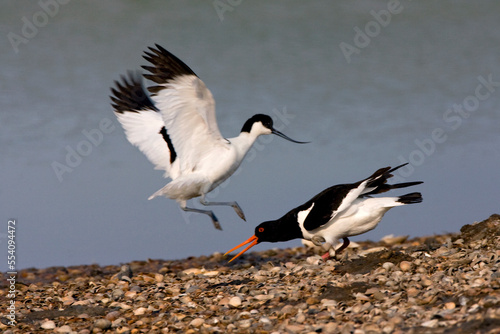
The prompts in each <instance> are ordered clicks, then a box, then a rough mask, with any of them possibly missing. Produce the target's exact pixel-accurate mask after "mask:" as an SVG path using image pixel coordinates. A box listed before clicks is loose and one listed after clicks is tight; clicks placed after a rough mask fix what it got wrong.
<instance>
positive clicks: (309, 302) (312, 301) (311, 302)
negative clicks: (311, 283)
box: [306, 297, 319, 305]
mask: <svg viewBox="0 0 500 334" xmlns="http://www.w3.org/2000/svg"><path fill="white" fill-rule="evenodd" d="M318 303H319V300H318V298H314V297H309V298H307V299H306V304H307V305H314V304H318Z"/></svg>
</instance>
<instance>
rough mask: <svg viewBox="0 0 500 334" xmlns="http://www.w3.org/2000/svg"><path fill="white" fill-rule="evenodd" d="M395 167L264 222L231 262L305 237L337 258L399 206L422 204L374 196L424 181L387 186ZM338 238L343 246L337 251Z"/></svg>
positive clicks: (414, 198) (414, 197) (417, 198)
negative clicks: (256, 248)
mask: <svg viewBox="0 0 500 334" xmlns="http://www.w3.org/2000/svg"><path fill="white" fill-rule="evenodd" d="M404 165H406V164H403V165H400V166H397V167H395V168H392V169H391V167H385V168H380V169H379V170H377V171H376V172H375V173H373V175H372V176H370V177H368V178H366V179H364V180H361V181H359V182H356V183H351V184H339V185H336V186H333V187H330V188H328V189H325V190H323V191H322V192H321V193H319V194H318V195H316V196H314V197H313V198H312V199H311V200H309V201H307V202H306V203H304V204H302V205H300V206H298V207H296V208H295V209H293V210H291V211H290V212H288V213H287V214H286V215H284V216H283V217H281V218H280V219H278V220H272V221H267V222H264V223H262V224H260V225H258V226H257V227H256V228H255V234H254V235H253V236H251V237H250V238H249V239H248V240H247V241H245V242H243V243H241V244H239V245H238V246H236V247H234V248H232V249H231V250H229V251H228V252H227V253H226V254H225V255H227V254H229V253H230V252H232V251H234V250H236V249H238V248H240V247H242V246H244V245H247V244H250V245H249V246H247V247H246V248H245V249H243V250H242V251H241V252H240V253H238V254H237V255H236V256H234V257H233V258H232V259H231V260H230V261H229V262H231V261H233V260H234V259H236V258H237V257H238V256H240V255H241V254H243V253H244V252H246V251H247V250H249V249H250V248H251V247H253V246H255V245H257V244H258V243H260V242H263V241H267V242H279V241H288V240H292V239H298V238H302V239H305V240H309V241H312V242H313V243H314V244H315V245H317V246H323V248H324V249H325V250H327V253H326V254H325V255H323V259H327V258H328V257H330V256H333V257H334V256H335V254H336V253H339V252H341V251H342V250H344V249H345V248H347V246H349V239H348V237H351V236H355V235H359V234H362V233H365V232H368V231H370V230H373V229H374V228H375V227H376V226H377V225H378V223H379V222H380V220H381V219H382V217H383V216H384V214H385V213H386V212H387V211H388V210H389V209H391V208H393V207H395V206H399V205H405V204H413V203H420V202H422V195H421V194H420V193H417V192H414V193H410V194H406V195H403V196H399V197H371V195H375V194H380V193H383V192H386V191H389V190H391V189H397V188H405V187H410V186H414V185H417V184H420V183H423V182H420V181H417V182H406V183H397V184H387V179H389V178H390V177H392V175H391V173H392V172H394V171H395V170H396V169H398V168H401V167H403V166H404ZM338 239H343V241H344V243H343V244H342V246H340V247H339V248H338V249H337V250H335V247H334V246H335V244H336V243H337V240H338Z"/></svg>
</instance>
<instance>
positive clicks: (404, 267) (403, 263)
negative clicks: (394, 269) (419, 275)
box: [399, 261, 411, 271]
mask: <svg viewBox="0 0 500 334" xmlns="http://www.w3.org/2000/svg"><path fill="white" fill-rule="evenodd" d="M399 268H401V270H402V271H409V270H410V269H411V262H408V261H401V262H400V263H399Z"/></svg>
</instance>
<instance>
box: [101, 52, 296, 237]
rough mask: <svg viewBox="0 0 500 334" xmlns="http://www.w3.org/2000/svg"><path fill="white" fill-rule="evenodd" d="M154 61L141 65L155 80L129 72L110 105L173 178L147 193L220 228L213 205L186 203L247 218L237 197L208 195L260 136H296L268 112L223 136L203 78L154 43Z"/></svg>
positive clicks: (144, 149)
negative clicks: (219, 199) (209, 197)
mask: <svg viewBox="0 0 500 334" xmlns="http://www.w3.org/2000/svg"><path fill="white" fill-rule="evenodd" d="M144 59H146V60H147V61H148V62H149V63H150V66H149V65H148V66H142V68H143V69H145V70H147V71H148V72H149V74H144V77H145V78H146V79H149V80H151V81H152V82H154V83H155V85H153V86H150V87H148V89H147V90H148V91H149V93H150V94H148V92H147V91H146V90H145V89H144V86H143V83H142V77H141V75H140V73H138V72H135V73H134V72H129V73H128V75H127V76H122V77H121V81H115V87H114V88H111V92H112V96H111V100H112V106H113V109H114V113H115V114H116V116H117V118H118V121H119V122H120V123H121V125H122V127H123V129H124V130H125V134H126V137H127V139H128V141H129V142H130V143H131V144H132V145H134V146H137V147H138V148H139V150H140V151H141V152H142V153H144V154H145V155H146V157H147V158H148V159H149V161H150V162H151V163H153V165H154V166H155V169H159V170H164V171H165V174H164V176H165V177H169V178H170V179H172V181H171V182H169V183H168V184H167V185H166V186H164V187H163V188H161V189H160V190H158V191H157V192H155V193H154V194H153V195H151V196H150V197H149V199H152V198H154V197H157V196H165V197H168V198H171V199H175V200H176V201H177V202H178V203H179V205H180V207H181V209H182V210H184V211H191V212H197V213H203V214H206V215H208V216H210V218H211V219H212V221H213V224H214V226H215V228H217V229H219V230H221V229H222V228H221V226H220V223H219V221H218V219H217V217H216V216H215V215H214V213H213V212H212V211H210V210H201V209H196V208H190V207H187V203H186V202H187V200H189V199H191V198H195V197H200V203H201V204H203V205H227V206H231V207H233V208H234V210H235V211H236V213H237V214H238V216H240V217H241V218H242V219H243V220H245V215H244V213H243V210H242V209H241V208H240V206H239V205H238V203H236V202H208V201H207V200H206V199H205V195H206V194H207V193H209V192H210V191H212V190H213V189H215V188H216V187H217V186H218V185H220V184H221V183H222V182H224V181H225V180H226V179H227V178H228V177H229V176H231V175H232V174H233V173H234V172H235V171H236V169H237V168H238V167H239V165H240V164H241V162H242V161H243V158H244V157H245V155H246V154H247V152H248V151H249V149H250V148H251V147H252V145H253V143H254V142H255V140H256V139H257V137H259V136H260V135H268V134H275V135H277V136H280V137H282V138H284V139H287V140H289V141H291V142H294V143H300V144H303V143H305V142H300V141H296V140H293V139H291V138H289V137H287V136H286V135H284V134H283V133H281V132H280V131H278V130H276V129H275V128H273V120H272V118H271V117H270V116H268V115H263V114H257V115H254V116H252V117H251V118H249V119H248V120H247V121H246V122H245V123H244V125H243V127H242V129H241V132H240V134H239V135H238V136H237V137H234V138H224V137H223V136H222V134H221V133H220V131H219V127H218V125H217V120H216V116H215V101H214V98H213V96H212V93H211V92H210V90H209V89H208V88H207V87H206V86H205V84H204V83H203V81H201V79H200V78H198V76H197V75H196V74H195V73H194V72H193V71H192V70H191V69H190V68H189V67H188V66H187V65H186V64H184V63H183V62H182V61H181V60H180V59H179V58H177V57H176V56H174V55H173V54H171V53H170V52H168V51H167V50H165V49H164V48H163V47H161V46H159V45H158V44H156V48H153V47H150V48H149V51H146V52H145V56H144Z"/></svg>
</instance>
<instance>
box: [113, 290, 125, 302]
mask: <svg viewBox="0 0 500 334" xmlns="http://www.w3.org/2000/svg"><path fill="white" fill-rule="evenodd" d="M124 295H125V292H123V290H122V289H115V290H113V292H112V294H111V297H112V298H113V300H118V299H120V298H122V297H123V296H124Z"/></svg>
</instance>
